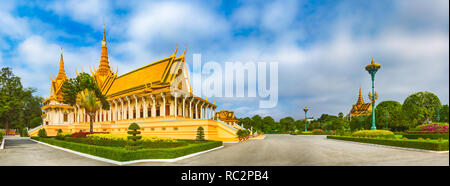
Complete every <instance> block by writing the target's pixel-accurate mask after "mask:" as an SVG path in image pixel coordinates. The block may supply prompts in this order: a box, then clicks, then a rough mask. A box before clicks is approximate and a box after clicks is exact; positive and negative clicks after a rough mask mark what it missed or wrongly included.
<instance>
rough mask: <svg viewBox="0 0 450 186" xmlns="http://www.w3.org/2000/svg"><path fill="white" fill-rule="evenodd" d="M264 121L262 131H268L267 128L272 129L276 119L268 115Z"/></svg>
mask: <svg viewBox="0 0 450 186" xmlns="http://www.w3.org/2000/svg"><path fill="white" fill-rule="evenodd" d="M262 123H263V125H262V126H263V129H262V131H263V132H265V131H267V129H270V130H272V129H273V128H274V124H275V120H274V119H273V118H272V117H270V116H266V117H264V118H263V119H262Z"/></svg>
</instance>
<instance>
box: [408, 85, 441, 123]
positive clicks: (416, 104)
mask: <svg viewBox="0 0 450 186" xmlns="http://www.w3.org/2000/svg"><path fill="white" fill-rule="evenodd" d="M437 106H439V107H441V101H440V100H439V98H438V97H437V96H436V95H434V94H433V93H431V92H427V91H424V92H417V93H414V94H411V95H409V96H408V97H407V98H406V99H405V101H404V102H403V105H402V114H403V115H404V116H405V117H404V118H405V119H406V120H407V121H408V122H409V126H408V127H410V128H411V127H416V126H417V125H419V124H422V123H424V122H425V121H431V120H434V119H433V116H434V115H435V112H436V109H437Z"/></svg>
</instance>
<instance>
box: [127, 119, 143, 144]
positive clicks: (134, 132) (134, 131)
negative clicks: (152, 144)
mask: <svg viewBox="0 0 450 186" xmlns="http://www.w3.org/2000/svg"><path fill="white" fill-rule="evenodd" d="M140 129H141V127H139V125H138V124H137V123H131V124H130V126H128V130H129V131H128V134H131V136H127V139H128V142H127V146H126V147H125V148H126V149H128V150H137V149H140V148H142V147H140V146H137V143H136V141H137V140H140V139H141V138H142V136H140V135H139V134H141V131H139V130H140Z"/></svg>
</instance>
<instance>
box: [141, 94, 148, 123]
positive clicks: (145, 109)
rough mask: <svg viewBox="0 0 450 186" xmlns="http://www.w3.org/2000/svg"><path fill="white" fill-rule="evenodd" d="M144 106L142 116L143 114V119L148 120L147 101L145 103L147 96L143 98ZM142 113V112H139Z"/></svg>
mask: <svg viewBox="0 0 450 186" xmlns="http://www.w3.org/2000/svg"><path fill="white" fill-rule="evenodd" d="M142 105H143V108H142V114H143V116H142V117H143V118H147V117H148V111H147V110H148V108H147V103H146V101H145V96H142ZM139 113H140V112H139Z"/></svg>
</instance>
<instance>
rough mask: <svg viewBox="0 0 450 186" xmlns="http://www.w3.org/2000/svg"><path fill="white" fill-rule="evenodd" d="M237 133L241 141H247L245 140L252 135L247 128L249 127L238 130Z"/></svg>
mask: <svg viewBox="0 0 450 186" xmlns="http://www.w3.org/2000/svg"><path fill="white" fill-rule="evenodd" d="M236 134H237V136H238V139H239V141H240V142H241V141H245V140H247V139H248V138H249V137H250V131H249V130H247V129H245V130H243V129H239V130H238V131H237V132H236Z"/></svg>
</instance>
